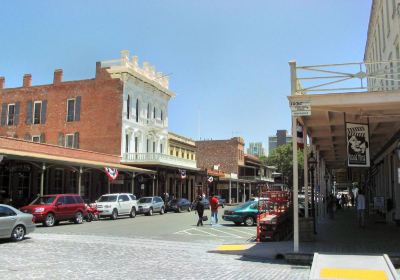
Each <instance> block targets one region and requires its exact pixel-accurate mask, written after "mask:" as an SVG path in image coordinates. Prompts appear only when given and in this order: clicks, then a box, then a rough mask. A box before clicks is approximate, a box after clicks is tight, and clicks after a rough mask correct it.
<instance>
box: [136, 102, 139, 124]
mask: <svg viewBox="0 0 400 280" xmlns="http://www.w3.org/2000/svg"><path fill="white" fill-rule="evenodd" d="M136 122H139V98H138V99H136Z"/></svg>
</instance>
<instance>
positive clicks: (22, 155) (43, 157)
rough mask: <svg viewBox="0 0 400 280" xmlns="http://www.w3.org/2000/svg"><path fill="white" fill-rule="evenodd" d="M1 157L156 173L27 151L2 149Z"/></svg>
mask: <svg viewBox="0 0 400 280" xmlns="http://www.w3.org/2000/svg"><path fill="white" fill-rule="evenodd" d="M0 155H3V156H5V157H7V158H10V159H18V160H30V161H37V162H45V163H53V164H61V165H71V166H82V167H93V168H100V169H102V168H104V167H110V168H117V169H118V170H120V171H130V172H140V173H156V172H155V171H152V170H147V169H142V168H137V167H132V166H127V165H123V164H118V163H110V162H103V161H94V160H87V159H77V158H72V157H66V156H56V155H49V154H42V153H35V152H27V151H17V150H12V149H5V148H0Z"/></svg>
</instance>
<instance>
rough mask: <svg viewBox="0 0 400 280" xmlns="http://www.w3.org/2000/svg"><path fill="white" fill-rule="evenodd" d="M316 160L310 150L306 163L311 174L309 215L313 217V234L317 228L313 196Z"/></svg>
mask: <svg viewBox="0 0 400 280" xmlns="http://www.w3.org/2000/svg"><path fill="white" fill-rule="evenodd" d="M316 163H317V161H316V160H315V158H314V154H313V152H311V154H310V157H309V158H308V165H309V169H310V174H311V176H310V177H311V182H310V183H311V184H310V185H311V216H312V217H313V227H314V234H317V229H316V225H315V197H314V168H315V164H316Z"/></svg>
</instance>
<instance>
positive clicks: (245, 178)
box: [196, 137, 273, 203]
mask: <svg viewBox="0 0 400 280" xmlns="http://www.w3.org/2000/svg"><path fill="white" fill-rule="evenodd" d="M196 146H197V165H198V167H199V168H201V169H206V171H207V175H208V176H212V177H215V179H213V180H210V181H212V182H210V183H208V189H207V191H208V193H210V192H214V193H218V194H220V195H222V196H223V197H225V198H227V201H228V202H229V203H235V202H244V201H246V200H247V199H248V198H250V197H251V196H252V195H254V194H257V187H258V186H259V185H262V184H267V183H269V182H272V181H273V180H272V179H271V176H270V175H272V169H271V168H269V167H267V166H264V165H263V164H262V163H261V161H260V160H259V159H258V158H257V157H255V156H250V155H246V154H245V153H244V140H243V139H242V138H241V137H234V138H231V139H228V140H203V141H196ZM270 171H271V172H270ZM221 173H222V174H223V175H220V174H221Z"/></svg>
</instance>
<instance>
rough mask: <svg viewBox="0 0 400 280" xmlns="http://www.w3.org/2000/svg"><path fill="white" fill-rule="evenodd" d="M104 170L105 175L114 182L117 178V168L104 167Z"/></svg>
mask: <svg viewBox="0 0 400 280" xmlns="http://www.w3.org/2000/svg"><path fill="white" fill-rule="evenodd" d="M104 170H105V171H106V174H107V176H108V179H109V180H110V181H114V180H115V179H116V178H117V177H118V169H117V168H110V167H104Z"/></svg>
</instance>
